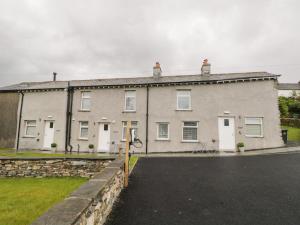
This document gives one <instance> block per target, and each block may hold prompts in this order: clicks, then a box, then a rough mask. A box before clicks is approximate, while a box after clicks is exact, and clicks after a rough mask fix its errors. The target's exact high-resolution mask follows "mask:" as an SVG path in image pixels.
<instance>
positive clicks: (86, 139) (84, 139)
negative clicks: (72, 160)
mask: <svg viewBox="0 0 300 225" xmlns="http://www.w3.org/2000/svg"><path fill="white" fill-rule="evenodd" d="M78 140H79V141H88V140H89V139H88V138H78Z"/></svg>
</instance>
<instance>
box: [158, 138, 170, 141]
mask: <svg viewBox="0 0 300 225" xmlns="http://www.w3.org/2000/svg"><path fill="white" fill-rule="evenodd" d="M155 141H171V140H170V139H159V138H156V139H155Z"/></svg>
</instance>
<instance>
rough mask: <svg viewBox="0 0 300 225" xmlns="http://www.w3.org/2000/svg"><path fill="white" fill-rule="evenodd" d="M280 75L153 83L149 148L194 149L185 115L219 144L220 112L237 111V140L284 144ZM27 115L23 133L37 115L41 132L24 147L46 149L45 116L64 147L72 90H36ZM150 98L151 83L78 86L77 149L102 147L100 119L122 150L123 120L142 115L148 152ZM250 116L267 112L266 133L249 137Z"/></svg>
mask: <svg viewBox="0 0 300 225" xmlns="http://www.w3.org/2000/svg"><path fill="white" fill-rule="evenodd" d="M276 84H277V81H276V80H265V81H251V82H250V81H249V82H238V83H225V84H223V83H222V84H207V85H180V86H169V87H166V86H164V87H151V88H149V123H148V124H149V128H148V130H149V136H148V139H149V144H148V152H149V153H151V152H179V151H193V150H195V148H196V147H197V143H185V142H182V123H183V121H197V122H198V132H197V136H198V141H200V142H204V143H206V144H207V146H208V148H213V149H218V148H219V146H218V145H219V143H218V139H219V137H218V136H219V135H218V118H219V117H222V116H227V117H232V118H234V120H235V141H236V143H238V142H244V143H245V146H246V150H247V149H260V148H272V147H279V146H282V145H283V142H282V139H281V134H280V119H279V109H278V103H277V88H276V86H277V85H276ZM180 89H184V90H191V110H188V111H178V110H176V91H177V90H180ZM125 90H136V101H137V103H136V111H135V112H125V111H124V93H125ZM82 91H90V96H91V109H90V110H89V111H81V110H80V104H81V93H82ZM24 96H25V97H24V99H25V100H24V102H25V103H26V101H27V104H24V112H23V113H24V115H23V118H22V127H21V134H23V133H24V120H26V119H28V120H30V119H32V120H37V121H38V122H37V131H36V132H37V136H36V137H24V136H21V137H20V148H22V149H28V148H30V149H32V148H34V149H35V148H36V149H42V148H43V145H42V143H43V135H44V134H43V132H44V126H45V121H47V120H53V121H55V135H54V142H56V143H57V144H58V149H59V150H61V151H63V150H64V143H65V118H66V107H65V106H66V96H67V94H66V91H49V92H33V93H25V95H24ZM146 102H147V89H146V88H145V87H140V88H115V89H109V88H107V89H85V88H83V87H82V88H80V90H79V89H75V91H74V101H73V109H72V114H73V115H72V122H71V123H72V129H71V144H72V146H73V148H74V149H73V150H74V151H77V150H78V149H79V150H80V151H87V150H88V145H89V144H93V145H94V146H95V149H97V148H98V140H99V125H100V124H101V123H109V124H110V129H111V130H110V152H114V151H116V149H117V148H116V146H117V144H119V143H121V144H122V145H124V142H123V141H122V121H127V120H132V121H138V136H139V138H140V139H141V140H142V142H143V143H144V146H143V148H141V149H134V148H133V150H134V151H136V152H139V151H140V152H145V143H146ZM245 117H261V118H263V135H262V137H246V135H245ZM80 121H88V122H89V136H88V139H87V140H82V139H80V138H79V122H80ZM158 122H166V123H169V136H170V138H169V140H157V123H158Z"/></svg>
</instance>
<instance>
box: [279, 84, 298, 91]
mask: <svg viewBox="0 0 300 225" xmlns="http://www.w3.org/2000/svg"><path fill="white" fill-rule="evenodd" d="M277 88H278V90H300V83H279V84H278V86H277Z"/></svg>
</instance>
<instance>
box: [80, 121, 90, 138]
mask: <svg viewBox="0 0 300 225" xmlns="http://www.w3.org/2000/svg"><path fill="white" fill-rule="evenodd" d="M79 132H80V133H79V138H80V139H88V137H89V122H88V121H80V122H79Z"/></svg>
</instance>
